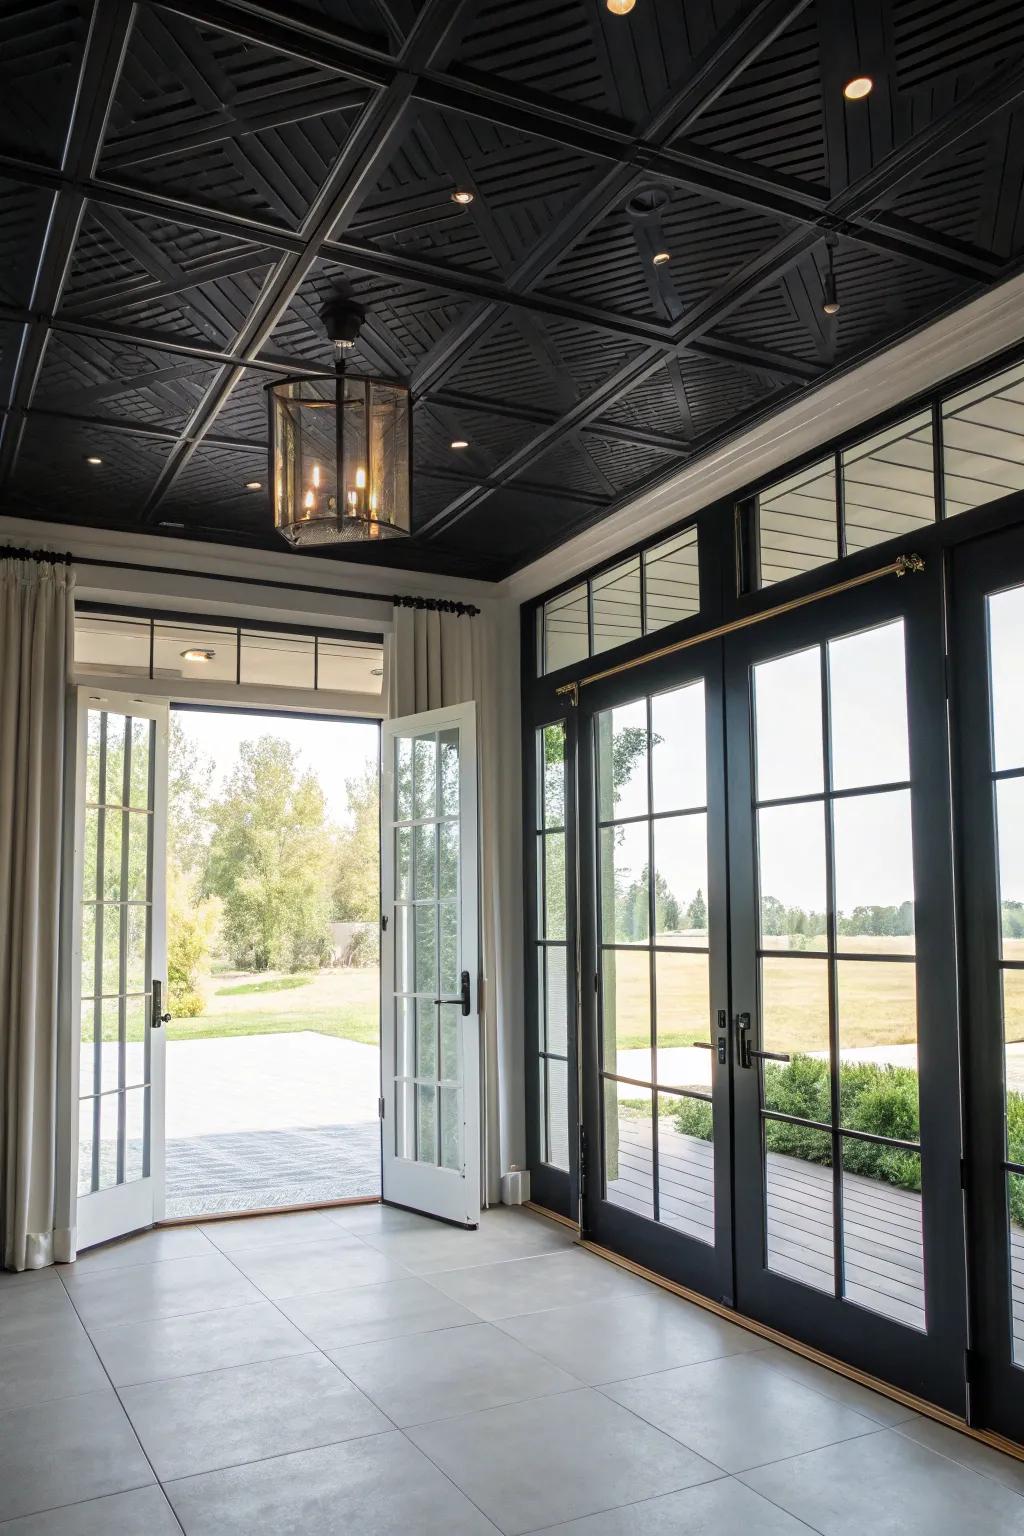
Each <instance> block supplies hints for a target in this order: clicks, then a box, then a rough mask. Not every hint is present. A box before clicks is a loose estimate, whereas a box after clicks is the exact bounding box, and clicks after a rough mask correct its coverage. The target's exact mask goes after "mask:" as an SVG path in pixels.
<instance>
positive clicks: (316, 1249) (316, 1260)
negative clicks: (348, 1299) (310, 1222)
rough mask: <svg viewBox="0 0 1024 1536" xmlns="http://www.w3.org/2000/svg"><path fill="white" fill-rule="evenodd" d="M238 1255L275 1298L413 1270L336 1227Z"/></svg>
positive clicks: (235, 1257)
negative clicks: (308, 1238) (320, 1234)
mask: <svg viewBox="0 0 1024 1536" xmlns="http://www.w3.org/2000/svg"><path fill="white" fill-rule="evenodd" d="M232 1258H233V1260H234V1262H235V1263H236V1264H237V1265H238V1267H239V1269H240V1270H241V1271H242V1273H243V1274H245V1275H247V1276H248V1277H249V1279H250V1280H252V1282H253V1283H254V1285H257V1286H258V1287H259V1289H260V1290H261V1291H262V1292H263V1294H264V1295H265V1296H269V1297H270V1298H271V1300H273V1301H278V1300H281V1299H283V1298H284V1297H286V1296H307V1295H309V1294H311V1293H312V1292H314V1291H339V1290H346V1289H348V1288H349V1287H351V1286H356V1285H377V1284H379V1283H380V1282H381V1281H383V1280H400V1279H402V1277H403V1276H405V1275H407V1274H408V1270H405V1269H402V1268H401V1266H400V1265H398V1264H393V1263H392V1262H391V1260H390V1259H386V1258H385V1257H384V1255H383V1254H382V1253H378V1252H377V1250H376V1249H375V1248H368V1247H367V1245H366V1244H365V1243H363V1242H360V1241H359V1240H358V1239H356V1238H355V1237H354V1236H353V1235H352V1234H350V1233H347V1232H332V1233H331V1235H330V1236H329V1237H326V1238H317V1239H315V1241H313V1242H308V1243H273V1244H271V1245H270V1247H268V1248H245V1249H243V1250H242V1251H241V1252H239V1253H235V1254H233V1255H232Z"/></svg>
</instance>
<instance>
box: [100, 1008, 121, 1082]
mask: <svg viewBox="0 0 1024 1536" xmlns="http://www.w3.org/2000/svg"><path fill="white" fill-rule="evenodd" d="M100 1025H101V1030H102V1033H101V1036H100V1081H99V1092H100V1093H111V1092H112V1091H113V1090H114V1089H115V1088H119V1087H120V1086H121V1068H120V1052H121V1047H120V1040H121V1003H120V999H119V998H116V997H104V998H102V999H101V1001H100Z"/></svg>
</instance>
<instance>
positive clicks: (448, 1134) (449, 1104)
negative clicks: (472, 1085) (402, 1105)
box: [438, 1088, 462, 1170]
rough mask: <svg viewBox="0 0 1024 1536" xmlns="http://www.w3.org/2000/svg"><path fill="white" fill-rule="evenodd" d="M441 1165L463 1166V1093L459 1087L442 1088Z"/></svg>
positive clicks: (443, 1166)
mask: <svg viewBox="0 0 1024 1536" xmlns="http://www.w3.org/2000/svg"><path fill="white" fill-rule="evenodd" d="M438 1102H439V1104H440V1109H441V1167H442V1168H454V1169H455V1170H459V1169H460V1168H461V1167H462V1094H461V1093H460V1092H459V1090H458V1089H457V1088H440V1089H439V1090H438Z"/></svg>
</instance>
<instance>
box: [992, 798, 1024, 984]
mask: <svg viewBox="0 0 1024 1536" xmlns="http://www.w3.org/2000/svg"><path fill="white" fill-rule="evenodd" d="M995 789H996V831H997V840H998V846H999V905H1000V913H1001V919H1002V922H1001V926H1002V951H1003V959H1004V960H1024V778H1019V779H1001V780H999V781H998V782H997V783H996V786H995Z"/></svg>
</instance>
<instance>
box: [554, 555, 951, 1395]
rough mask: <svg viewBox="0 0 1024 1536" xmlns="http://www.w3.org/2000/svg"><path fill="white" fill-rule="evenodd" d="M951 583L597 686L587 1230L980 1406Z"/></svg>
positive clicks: (585, 708)
mask: <svg viewBox="0 0 1024 1536" xmlns="http://www.w3.org/2000/svg"><path fill="white" fill-rule="evenodd" d="M934 564H935V568H934V569H929V570H927V571H925V572H924V573H919V574H915V575H911V576H907V577H905V578H902V579H898V578H896V577H895V576H888V577H886V578H883V579H880V580H879V581H877V582H875V583H872V584H870V585H865V586H863V587H861V588H858V589H857V590H855V591H852V592H849V593H846V594H843V595H841V596H834V597H830V598H827V599H824V600H822V601H820V602H817V603H814V604H810V605H808V606H806V607H804V608H801V609H799V610H796V611H793V612H791V613H789V614H785V615H781V616H777V617H775V618H772V619H768V620H766V621H765V622H763V623H760V624H758V625H756V626H752V627H750V628H748V629H744V630H739V631H734V632H733V633H732V634H730V635H728V636H727V637H726V638H725V640H724V641H716V642H706V643H705V644H704V645H702V646H699V647H697V646H695V647H693V648H692V649H689V650H684V651H680V652H678V653H676V654H675V655H672V656H669V657H665V658H663V659H662V660H660V661H658V662H657V663H652V664H649V665H647V666H645V667H644V668H642V669H639V668H638V669H634V670H632V671H628V672H622V673H620V674H618V675H616V676H613V677H611V678H607V679H605V680H604V681H602V682H600V683H597V684H594V685H592V686H590V687H588V688H586V689H585V690H583V691H582V692H581V704H580V719H579V743H580V827H581V917H582V918H583V922H582V932H583V934H584V935H585V940H584V944H583V948H582V952H581V954H582V966H581V973H582V977H583V978H584V987H583V989H582V991H583V1005H584V1012H583V1020H582V1022H583V1030H582V1039H583V1067H584V1122H583V1126H584V1134H585V1138H586V1143H587V1157H586V1179H585V1186H584V1191H583V1212H584V1226H585V1229H586V1230H587V1232H588V1234H589V1235H590V1236H592V1237H593V1238H594V1239H595V1240H596V1241H599V1242H602V1243H604V1244H606V1245H607V1246H609V1247H613V1248H616V1249H618V1250H619V1251H620V1252H623V1253H624V1254H626V1255H627V1256H629V1257H631V1258H634V1259H635V1260H637V1261H638V1262H640V1263H643V1264H645V1265H648V1266H649V1267H651V1268H653V1269H655V1270H658V1271H660V1272H661V1273H664V1274H667V1275H669V1276H670V1277H671V1278H673V1279H675V1280H677V1281H679V1282H680V1283H682V1284H685V1285H688V1286H691V1287H693V1288H694V1289H696V1290H699V1291H702V1292H704V1293H705V1294H708V1295H710V1296H713V1297H715V1298H716V1299H723V1300H725V1301H727V1302H730V1303H734V1304H735V1305H736V1307H737V1308H738V1309H739V1310H740V1311H741V1312H743V1313H746V1314H747V1315H749V1316H752V1317H755V1318H758V1319H760V1320H762V1321H764V1322H766V1323H769V1324H770V1325H772V1326H774V1327H777V1328H779V1329H781V1330H783V1331H784V1332H786V1333H789V1334H791V1335H794V1336H796V1337H799V1338H801V1339H804V1340H805V1341H806V1342H808V1343H810V1344H812V1345H814V1346H815V1347H816V1348H819V1349H821V1350H822V1351H824V1352H826V1353H828V1354H831V1355H835V1356H837V1357H839V1358H842V1359H845V1360H847V1361H849V1362H850V1363H851V1364H853V1365H856V1366H858V1367H859V1368H861V1369H863V1370H865V1371H868V1372H870V1373H872V1374H874V1375H876V1376H879V1377H882V1378H885V1379H888V1380H890V1381H892V1382H894V1383H895V1384H897V1385H899V1386H901V1387H903V1388H905V1389H906V1390H908V1391H912V1392H915V1393H917V1394H919V1395H921V1396H922V1397H925V1398H927V1399H929V1400H931V1401H933V1402H936V1403H938V1404H940V1405H942V1406H944V1407H946V1408H948V1409H950V1410H951V1411H953V1412H958V1413H962V1412H963V1411H964V1408H965V1385H964V1380H965V1378H964V1348H965V1343H966V1299H965V1297H966V1286H965V1278H964V1237H963V1205H962V1195H961V1178H960V1154H961V1137H960V1106H959V1077H958V1068H957V1060H958V1046H957V1008H956V987H957V977H956V967H955V959H954V955H955V949H954V904H953V875H952V850H951V833H950V796H949V772H948V768H949V765H948V749H947V740H948V738H947V731H946V698H945V670H944V654H945V647H944V643H943V619H942V614H943V605H942V587H941V572H940V570H939V568H938V561H936V562H935V563H934ZM590 985H592V986H593V991H592V993H591V992H590ZM588 994H589V995H588Z"/></svg>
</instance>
